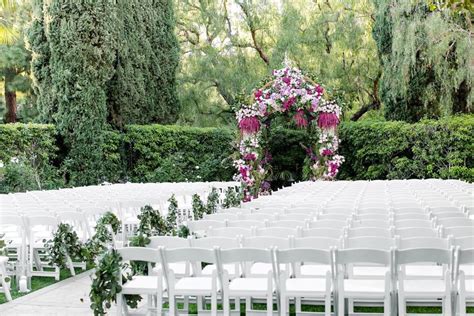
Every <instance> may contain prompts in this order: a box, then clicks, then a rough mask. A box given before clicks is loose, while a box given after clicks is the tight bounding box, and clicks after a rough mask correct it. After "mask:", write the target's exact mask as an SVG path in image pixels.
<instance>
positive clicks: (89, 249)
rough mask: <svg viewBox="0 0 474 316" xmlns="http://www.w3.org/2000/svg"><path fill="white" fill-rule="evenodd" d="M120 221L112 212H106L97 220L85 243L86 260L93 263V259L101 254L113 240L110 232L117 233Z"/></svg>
mask: <svg viewBox="0 0 474 316" xmlns="http://www.w3.org/2000/svg"><path fill="white" fill-rule="evenodd" d="M120 225H121V222H120V220H119V219H118V218H117V216H115V214H114V213H112V212H106V213H104V215H102V216H101V218H100V219H99V220H98V221H97V226H96V227H95V234H94V235H93V236H92V238H91V239H89V240H88V241H87V243H86V244H85V250H84V254H85V258H86V260H87V262H89V263H93V262H94V261H95V259H96V258H97V257H98V256H99V255H100V254H102V253H103V252H104V251H105V250H106V249H107V248H108V246H109V245H110V243H111V242H112V241H113V237H112V233H113V234H117V233H118V231H119V229H120Z"/></svg>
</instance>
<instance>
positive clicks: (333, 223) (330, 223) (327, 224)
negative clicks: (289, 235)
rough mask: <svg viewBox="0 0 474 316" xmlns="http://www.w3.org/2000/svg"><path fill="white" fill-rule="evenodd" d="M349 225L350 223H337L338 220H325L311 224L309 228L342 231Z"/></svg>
mask: <svg viewBox="0 0 474 316" xmlns="http://www.w3.org/2000/svg"><path fill="white" fill-rule="evenodd" d="M349 223H350V221H337V220H329V219H324V220H320V221H314V222H309V227H308V228H332V229H339V230H342V229H343V228H344V227H346V226H347V225H348V224H349Z"/></svg>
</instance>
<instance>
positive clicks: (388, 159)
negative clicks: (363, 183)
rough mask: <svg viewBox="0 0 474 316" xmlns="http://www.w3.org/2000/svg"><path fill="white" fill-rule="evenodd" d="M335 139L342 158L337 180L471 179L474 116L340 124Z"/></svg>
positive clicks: (472, 178)
mask: <svg viewBox="0 0 474 316" xmlns="http://www.w3.org/2000/svg"><path fill="white" fill-rule="evenodd" d="M339 135H340V138H341V140H342V142H341V147H340V152H341V154H342V155H343V156H345V157H346V162H345V163H344V164H343V166H342V169H341V173H340V175H339V179H363V180H368V179H405V178H443V179H447V178H456V179H463V180H466V181H470V182H472V181H473V180H474V163H473V153H474V116H467V115H466V116H457V117H452V118H449V119H442V120H439V121H433V120H425V121H421V122H419V123H416V124H409V123H404V122H370V121H362V122H357V123H344V124H342V125H341V126H340V128H339Z"/></svg>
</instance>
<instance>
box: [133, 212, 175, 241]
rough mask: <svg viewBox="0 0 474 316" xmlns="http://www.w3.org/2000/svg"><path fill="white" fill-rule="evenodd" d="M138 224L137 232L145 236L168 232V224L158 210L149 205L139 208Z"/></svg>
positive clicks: (161, 234) (162, 234) (160, 234)
mask: <svg viewBox="0 0 474 316" xmlns="http://www.w3.org/2000/svg"><path fill="white" fill-rule="evenodd" d="M138 219H139V220H140V224H139V225H138V234H143V235H146V236H164V235H166V234H167V232H168V224H167V222H166V220H165V219H164V218H163V216H161V214H160V211H159V210H155V209H153V207H151V206H150V205H145V206H144V207H142V208H141V212H140V214H139V215H138Z"/></svg>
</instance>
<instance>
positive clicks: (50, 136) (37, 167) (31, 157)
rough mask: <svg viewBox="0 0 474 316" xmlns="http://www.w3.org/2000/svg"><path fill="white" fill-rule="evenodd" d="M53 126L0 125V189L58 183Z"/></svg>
mask: <svg viewBox="0 0 474 316" xmlns="http://www.w3.org/2000/svg"><path fill="white" fill-rule="evenodd" d="M56 137H57V133H56V130H55V128H54V126H53V125H46V124H20V123H16V124H0V166H3V167H2V168H0V192H11V191H25V190H33V189H38V188H43V189H48V188H54V187H57V186H61V185H63V184H62V181H61V179H60V177H59V176H58V173H57V169H56V168H55V167H54V165H55V162H56V161H55V160H56V158H57V153H58V147H57V145H56Z"/></svg>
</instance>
